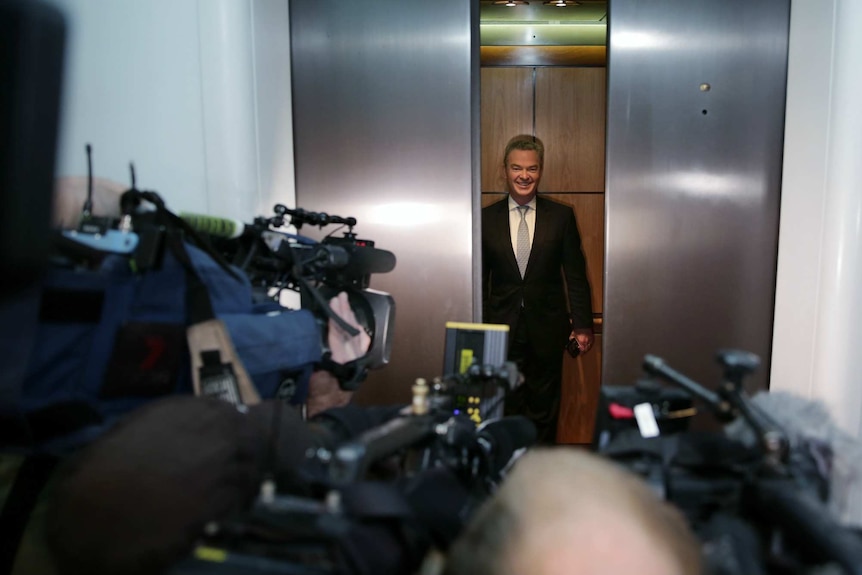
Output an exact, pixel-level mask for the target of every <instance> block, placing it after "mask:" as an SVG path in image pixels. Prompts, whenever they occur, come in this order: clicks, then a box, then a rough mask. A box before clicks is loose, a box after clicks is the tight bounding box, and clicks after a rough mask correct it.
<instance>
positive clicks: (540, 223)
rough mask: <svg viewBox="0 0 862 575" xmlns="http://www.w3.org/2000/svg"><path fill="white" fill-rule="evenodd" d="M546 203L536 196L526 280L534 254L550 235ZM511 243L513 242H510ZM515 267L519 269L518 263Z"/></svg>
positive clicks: (525, 271) (525, 274) (525, 272)
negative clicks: (533, 226) (544, 208)
mask: <svg viewBox="0 0 862 575" xmlns="http://www.w3.org/2000/svg"><path fill="white" fill-rule="evenodd" d="M543 206H544V201H543V200H542V198H540V197H538V196H536V224H535V228H534V229H533V243H532V244H531V246H530V259H529V260H527V269H526V270H524V278H526V277H527V275H528V274H529V273H530V268H532V267H533V261H534V260H535V259H536V258H534V257H533V254H534V253H536V251H535V250H536V248H537V247H539V246H541V245H542V242H544V240H545V236H547V235H548V217H549V216H548V210H543V209H542V207H543ZM510 243H511V242H510ZM515 267H518V264H517V261H516V262H515Z"/></svg>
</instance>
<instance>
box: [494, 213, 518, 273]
mask: <svg viewBox="0 0 862 575" xmlns="http://www.w3.org/2000/svg"><path fill="white" fill-rule="evenodd" d="M497 217H498V218H499V224H498V225H497V226H495V227H496V228H497V229H498V230H500V233H499V235H498V241H499V242H500V244H501V245H503V246H506V249H504V251H505V252H506V254H508V255H507V257H506V261H507V262H508V263H509V266H510V267H511V268H512V269H513V270H515V273H516V274H518V275H521V272H520V270H519V269H518V260H517V259H516V258H515V249H514V248H513V247H512V230H511V229H509V198H508V196H507V197H506V199H505V200H503V201H502V202H500V211H499V214H498V216H497Z"/></svg>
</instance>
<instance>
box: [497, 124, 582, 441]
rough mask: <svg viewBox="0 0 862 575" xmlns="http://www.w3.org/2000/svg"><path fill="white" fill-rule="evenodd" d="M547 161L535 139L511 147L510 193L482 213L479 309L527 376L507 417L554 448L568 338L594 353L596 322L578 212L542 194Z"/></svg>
mask: <svg viewBox="0 0 862 575" xmlns="http://www.w3.org/2000/svg"><path fill="white" fill-rule="evenodd" d="M544 156H545V148H544V146H543V145H542V142H541V141H540V140H539V139H538V138H535V137H533V136H524V135H522V136H515V137H514V138H512V139H511V140H510V141H509V143H508V144H507V145H506V153H505V155H504V156H503V157H504V160H503V168H504V169H505V171H506V184H507V187H508V192H509V195H508V196H507V197H506V199H505V200H502V201H500V202H497V203H495V204H493V205H490V206H488V207H487V208H484V209H483V210H482V280H483V281H482V308H483V320H484V321H485V322H487V323H497V324H507V325H508V326H509V329H510V331H509V334H510V335H509V354H508V355H509V360H510V361H514V362H516V363H517V364H518V367H519V369H520V370H521V372H522V373H523V374H524V385H522V386H520V387H519V388H518V389H517V390H515V392H513V393H511V394H509V396H508V397H507V398H506V414H507V415H525V416H527V417H528V418H530V420H532V421H533V423H534V424H535V425H536V428H537V431H538V440H539V442H540V443H545V444H550V443H554V442H555V441H556V433H557V416H558V412H559V407H560V385H561V383H560V380H561V377H562V368H563V364H562V360H563V349H564V348H565V346H566V344H567V343H568V341H569V340H570V339H574V340H576V341H577V346H578V349H580V351H581V353H585V352H588V351H589V350H590V349H591V347H592V344H593V329H592V324H593V318H592V307H591V302H590V286H589V283H588V281H587V274H586V264H585V262H584V256H583V254H582V253H581V238H580V235H579V234H578V226H577V223H576V222H575V215H574V213H573V212H572V209H571V208H570V207H568V206H564V205H562V204H558V203H556V202H553V201H551V200H548V199H545V198H542V197H539V196H537V192H538V187H539V181H540V180H541V177H542V169H543V167H544ZM563 277H565V283H564V281H563Z"/></svg>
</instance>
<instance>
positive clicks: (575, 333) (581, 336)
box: [569, 328, 595, 353]
mask: <svg viewBox="0 0 862 575" xmlns="http://www.w3.org/2000/svg"><path fill="white" fill-rule="evenodd" d="M569 339H570V340H572V339H574V340H577V342H578V349H580V350H581V353H587V352H588V351H590V350H591V349H592V348H593V341H594V340H595V336H594V335H593V330H591V329H590V328H585V329H573V330H572V333H571V335H569Z"/></svg>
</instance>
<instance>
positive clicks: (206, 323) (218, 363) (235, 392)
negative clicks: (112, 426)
mask: <svg viewBox="0 0 862 575" xmlns="http://www.w3.org/2000/svg"><path fill="white" fill-rule="evenodd" d="M154 195H155V194H154ZM147 199H148V200H150V201H153V199H151V198H150V197H147ZM160 199H161V198H158V196H156V200H157V201H153V203H154V204H155V205H156V208H157V211H158V212H159V215H160V217H161V218H162V219H163V221H164V223H165V224H166V228H167V229H166V232H165V234H166V238H165V239H166V242H167V245H168V246H169V247H170V249H171V251H172V252H173V254H174V256H175V257H176V258H177V261H179V262H180V264H181V265H182V266H183V269H184V270H185V272H186V323H187V328H186V339H187V341H188V346H189V353H190V356H191V371H192V385H193V387H194V391H195V395H198V396H204V397H216V398H218V399H223V400H225V401H227V402H229V403H233V404H235V405H241V404H247V405H253V404H256V403H259V402H260V395H259V394H258V392H257V390H256V389H255V387H254V384H253V383H252V380H251V377H249V375H248V372H247V371H246V369H245V367H244V366H243V363H242V360H241V359H240V357H239V355H238V354H237V352H236V349H235V348H234V345H233V341H232V340H231V337H230V334H229V333H228V330H227V328H226V327H225V325H224V323H223V322H222V321H221V320H220V319H218V318H217V317H216V316H215V313H214V312H213V306H212V300H211V298H210V294H209V290H208V289H207V286H206V285H205V284H204V283H203V281H202V280H201V278H200V277H199V275H198V273H197V271H195V267H194V265H193V264H192V261H191V258H190V257H189V254H188V251H187V250H186V248H185V243H184V236H185V233H191V235H192V236H193V237H194V238H197V235H196V234H195V233H194V231H193V230H191V229H188V226H187V225H186V224H185V223H184V222H183V221H182V220H181V219H180V218H179V217H178V216H176V215H175V214H173V213H171V212H170V211H168V210H167V208H165V207H164V204H163V203H161V202H160ZM199 243H201V242H199ZM206 251H207V253H208V254H210V252H211V250H206ZM214 259H215V260H216V262H217V263H219V265H221V266H222V267H223V268H225V270H226V271H227V272H229V273H230V274H231V275H232V276H234V277H236V273H235V272H234V271H233V270H231V269H230V267H229V266H227V265H226V264H225V263H224V262H223V261H222V260H221V258H214Z"/></svg>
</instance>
